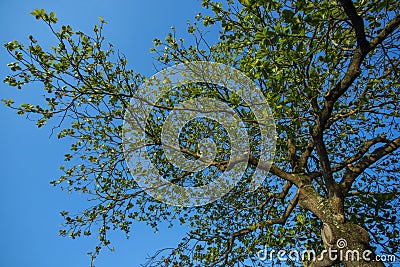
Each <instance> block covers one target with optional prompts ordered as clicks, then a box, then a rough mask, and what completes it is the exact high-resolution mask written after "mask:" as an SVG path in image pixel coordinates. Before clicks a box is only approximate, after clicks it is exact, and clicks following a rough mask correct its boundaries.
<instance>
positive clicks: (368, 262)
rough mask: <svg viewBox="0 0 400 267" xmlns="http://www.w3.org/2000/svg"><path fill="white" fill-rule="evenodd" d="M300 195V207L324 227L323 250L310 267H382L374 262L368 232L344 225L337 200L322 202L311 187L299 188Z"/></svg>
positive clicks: (351, 225)
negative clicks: (317, 219)
mask: <svg viewBox="0 0 400 267" xmlns="http://www.w3.org/2000/svg"><path fill="white" fill-rule="evenodd" d="M299 192H300V196H299V204H300V206H301V207H303V208H305V209H307V210H310V211H311V212H313V213H314V214H315V215H316V216H317V217H318V218H319V219H320V220H321V221H322V223H323V225H322V229H321V236H322V239H323V243H324V247H325V250H324V251H323V252H321V253H320V255H318V256H317V257H316V259H314V261H313V262H312V263H311V264H310V266H313V267H316V266H318V267H319V266H332V265H334V264H337V263H343V264H344V265H345V266H346V267H347V266H348V267H359V266H371V267H378V266H379V267H381V266H385V265H384V264H383V263H382V262H379V261H375V259H376V254H375V249H374V248H373V247H371V245H370V238H369V234H368V232H367V230H365V229H364V228H362V227H361V226H359V225H356V224H354V223H351V222H346V221H345V217H344V214H343V213H342V211H343V209H342V208H340V205H342V204H341V203H338V201H341V200H340V199H339V198H330V199H326V198H323V197H321V196H320V195H319V194H318V193H317V192H316V191H315V189H314V187H312V185H310V184H309V185H306V186H303V187H301V188H300V190H299ZM338 207H339V208H338Z"/></svg>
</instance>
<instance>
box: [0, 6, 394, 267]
mask: <svg viewBox="0 0 400 267" xmlns="http://www.w3.org/2000/svg"><path fill="white" fill-rule="evenodd" d="M202 5H203V7H204V8H205V9H206V11H205V13H204V14H201V13H199V14H198V15H197V16H196V17H195V19H194V21H193V22H192V23H190V24H189V25H188V29H187V31H188V33H189V34H191V35H192V36H193V38H192V39H191V40H183V39H182V38H179V33H177V32H176V31H175V30H174V29H173V30H172V32H171V33H169V34H168V35H167V36H166V38H165V39H162V40H161V39H154V48H152V52H154V53H155V54H156V55H157V59H158V62H159V66H161V67H171V66H176V65H177V64H188V63H190V62H199V61H202V62H204V61H209V62H218V63H221V64H225V65H226V66H230V67H232V68H235V69H237V70H239V71H240V72H242V73H244V74H245V75H246V76H247V77H248V78H249V79H250V80H251V81H253V82H254V83H255V84H256V85H257V87H258V89H259V90H260V92H262V97H264V98H265V100H266V101H267V103H268V105H269V107H270V109H271V112H272V114H273V117H274V120H275V123H274V129H273V130H274V131H276V140H275V143H274V146H275V153H274V155H273V156H274V157H273V163H272V164H271V165H270V166H267V167H268V168H267V169H269V174H265V177H264V178H265V180H263V183H262V184H261V186H258V187H257V188H255V189H254V190H249V188H248V187H249V183H250V182H251V179H252V175H254V173H255V171H256V169H257V166H258V167H259V165H260V164H259V163H260V162H261V159H262V158H263V156H264V154H263V153H264V150H263V149H262V147H261V145H262V141H261V136H262V132H263V131H262V129H263V126H262V125H261V124H260V123H261V122H260V121H257V119H256V117H255V115H254V112H253V111H252V110H251V109H250V107H249V106H248V105H247V103H246V101H244V100H243V99H240V96H241V94H240V93H238V92H234V91H232V90H229V89H228V88H226V87H224V86H220V85H213V86H210V85H209V84H204V83H202V82H196V83H192V84H188V85H182V86H179V87H176V88H171V90H170V91H169V92H168V93H166V94H165V95H163V96H162V98H161V99H159V100H157V102H156V103H151V104H152V106H153V109H152V110H151V111H150V113H149V116H148V117H147V121H146V125H145V128H144V129H143V131H144V132H145V137H146V138H145V140H144V141H145V142H144V144H145V145H144V146H145V147H144V148H145V149H146V151H147V153H148V154H149V155H150V156H149V159H150V161H151V162H152V164H153V165H154V166H155V167H156V168H157V169H158V171H159V172H160V174H161V175H162V176H163V177H165V178H166V179H168V180H169V181H171V183H174V184H177V185H181V186H202V185H204V184H207V183H209V182H210V181H212V180H213V179H215V178H216V177H219V176H220V175H222V174H223V173H224V172H226V171H229V169H231V168H234V167H235V165H236V164H243V159H236V160H235V159H233V163H232V161H231V162H230V163H229V159H230V158H231V156H232V155H233V154H234V153H233V152H232V151H233V148H234V146H235V144H234V142H230V141H232V140H229V136H230V134H228V133H229V129H228V128H229V127H228V128H227V127H223V126H224V125H221V122H219V121H217V120H213V119H207V118H196V119H192V120H190V123H187V124H185V125H183V128H182V131H181V133H180V134H179V142H178V143H179V144H178V145H179V149H178V150H179V152H180V153H182V155H183V156H184V157H185V158H186V159H187V160H196V159H199V158H200V159H201V158H202V157H201V155H200V154H201V153H203V152H207V150H205V149H204V147H202V145H203V140H212V142H213V143H214V144H215V147H214V148H215V151H214V152H215V153H212V155H213V157H212V158H207V159H206V160H207V168H206V169H204V170H197V169H188V170H187V169H184V170H182V169H179V168H177V167H176V166H174V165H173V164H171V163H169V160H170V158H168V156H167V155H166V154H167V153H166V152H165V150H163V146H162V140H161V139H162V131H163V124H165V122H166V121H167V120H168V116H169V115H170V113H171V112H172V110H173V109H174V107H176V106H179V105H180V104H182V103H183V102H185V101H188V100H190V99H195V98H199V97H203V98H208V99H215V100H218V101H219V102H222V103H225V104H226V107H229V108H230V110H233V111H235V113H236V114H237V116H239V118H240V119H241V121H242V122H243V124H241V127H242V128H243V129H244V130H245V131H246V133H247V134H248V135H249V148H250V153H248V154H247V156H246V158H245V163H246V166H247V167H246V169H245V171H244V173H243V174H242V177H241V180H240V181H239V183H238V184H236V186H235V187H233V188H232V189H231V190H230V191H229V192H227V194H225V195H224V196H222V197H221V198H218V199H216V200H215V201H213V202H211V203H207V204H205V205H200V206H196V205H194V206H184V205H183V206H182V205H176V206H171V205H169V204H168V203H164V202H162V201H158V200H157V199H154V198H153V197H152V196H150V195H148V194H147V193H146V189H143V188H142V187H140V186H139V185H138V183H137V181H136V180H135V178H136V177H133V176H134V175H135V174H134V175H132V165H130V166H129V167H130V168H131V170H129V168H128V164H127V161H126V157H125V156H124V149H125V150H126V147H125V148H124V142H123V138H124V136H123V134H122V133H123V128H124V118H126V117H125V115H126V112H128V111H129V107H130V103H131V99H132V98H134V97H135V96H136V93H137V90H138V89H139V88H141V85H142V84H145V83H146V82H147V83H148V82H149V80H150V79H149V78H147V77H144V76H142V75H140V73H136V72H135V71H133V70H131V69H130V68H129V67H128V60H127V59H126V57H125V56H124V55H123V54H122V53H121V52H119V51H118V50H116V49H115V48H114V47H113V46H112V44H110V43H108V42H107V41H106V39H105V37H104V36H103V32H102V30H103V27H105V24H106V22H105V21H104V20H103V19H102V18H100V23H99V25H96V26H95V27H94V30H93V33H92V34H86V33H82V32H80V31H75V30H73V29H72V28H71V27H70V26H68V25H64V26H59V25H58V24H57V18H56V16H55V14H54V13H53V12H50V13H46V12H45V11H44V10H42V9H38V10H35V11H33V12H32V15H34V16H35V17H36V19H38V20H42V21H43V22H44V23H46V24H47V25H48V27H49V30H50V31H49V32H50V34H51V35H52V36H54V37H55V40H56V44H55V45H54V46H52V47H50V48H44V47H42V46H41V45H40V44H39V42H38V41H37V40H35V38H34V37H33V36H29V39H30V43H29V44H26V45H24V44H22V43H20V42H18V41H11V42H9V43H7V44H5V48H6V49H7V50H8V51H9V53H10V55H11V56H12V57H13V59H14V61H13V62H12V63H10V64H9V67H10V70H11V74H10V75H9V76H7V77H6V78H5V80H4V82H5V83H7V84H8V85H10V86H12V87H16V88H18V89H23V88H24V86H26V85H36V84H39V85H40V86H42V87H43V88H44V92H45V95H44V99H43V101H42V102H41V103H23V104H19V105H16V104H14V101H13V100H12V99H8V100H7V99H6V100H3V102H4V103H5V105H7V106H9V107H11V108H14V109H16V111H17V113H18V114H21V115H24V114H26V115H28V116H30V117H31V118H34V119H35V120H36V122H37V126H38V127H42V126H43V125H44V124H46V123H47V122H48V121H50V123H52V125H53V126H54V127H53V131H54V132H56V133H57V136H58V138H70V139H72V140H73V141H74V142H73V144H72V145H71V148H70V151H69V152H68V153H66V154H65V161H66V163H65V165H64V166H61V167H60V168H61V170H62V171H63V172H64V175H62V176H61V177H60V178H59V179H58V180H55V181H52V182H51V183H52V184H53V185H55V186H59V187H61V188H63V189H65V190H68V191H69V192H72V191H78V192H82V193H84V194H87V195H88V197H89V198H90V199H91V201H90V203H88V207H87V209H85V210H83V211H81V212H78V213H76V214H75V213H73V212H71V211H63V212H62V216H63V217H64V219H65V228H63V229H61V230H60V234H61V235H68V236H70V237H71V238H76V237H79V236H81V235H86V236H90V235H95V236H98V237H99V245H98V246H97V247H96V248H95V250H94V252H93V253H92V254H91V255H92V259H93V260H94V259H95V257H96V256H97V255H98V253H100V251H101V249H102V248H103V247H110V242H111V240H109V238H108V235H107V233H108V232H109V231H112V230H121V231H123V232H125V233H126V234H127V235H129V233H130V232H131V231H134V229H131V224H132V222H134V221H143V222H145V223H147V224H148V225H150V226H151V227H153V228H155V229H157V225H158V224H159V223H160V222H170V223H171V224H174V223H181V224H186V225H188V226H189V227H190V229H191V230H190V231H189V232H188V233H187V235H186V237H185V238H184V239H183V240H182V241H181V242H180V243H179V244H177V246H176V248H174V249H166V250H162V251H158V252H156V253H155V254H154V257H152V258H151V259H149V262H148V263H147V265H148V266H236V265H237V266H264V265H265V262H264V261H262V260H261V259H260V258H259V257H258V255H257V252H258V251H259V250H260V249H263V248H264V246H265V247H268V248H269V249H270V250H272V249H274V250H275V251H279V250H286V251H291V250H293V249H298V250H299V251H300V250H314V251H316V252H317V253H321V252H322V251H323V250H324V249H328V248H331V249H337V250H338V251H342V250H343V251H345V250H354V251H358V252H360V255H361V254H362V253H363V252H364V251H366V250H368V251H371V255H370V259H375V258H374V257H375V254H379V253H385V254H393V255H397V256H399V254H398V247H399V243H400V242H399V241H400V235H399V220H400V214H399V212H398V209H397V206H398V204H399V200H400V193H399V189H398V188H399V184H400V175H399V171H400V170H399V168H400V165H399V156H400V155H399V149H398V148H399V147H400V123H399V122H400V120H399V117H400V111H399V107H398V106H399V101H400V99H399V95H400V92H399V87H400V84H399V81H400V73H399V63H400V58H399V57H400V42H399V37H400V30H399V26H400V2H398V1H396V0H385V1H363V0H359V1H355V2H352V1H350V0H339V1H326V0H322V1H305V0H299V1H283V2H280V1H273V0H269V1H266V0H241V1H239V2H236V1H232V0H228V1H226V2H223V3H219V2H213V1H209V0H203V1H202ZM209 27H212V28H216V29H218V31H219V39H218V41H217V42H216V43H213V44H210V43H209V42H207V36H206V35H205V32H206V30H207V28H209ZM244 90H246V89H244ZM211 102H212V101H211ZM137 107H138V108H139V109H140V108H141V106H137ZM179 107H182V106H179ZM184 108H185V107H184V106H183V109H184ZM199 109H201V107H200V108H199ZM223 112H225V111H221V113H223ZM271 129H272V128H270V130H271ZM237 130H239V129H237ZM236 141H237V140H236ZM175 152H178V151H175ZM228 163H229V164H228ZM133 165H134V164H133ZM147 171H148V167H147V166H140V165H139V164H137V166H136V168H135V172H134V173H137V175H139V173H144V174H145V175H147V174H148V173H147ZM338 241H346V244H345V246H342V245H341V244H340V243H339V242H338ZM315 258H316V257H314V258H312V257H310V256H309V257H305V258H303V259H300V261H294V260H292V261H291V260H290V259H287V258H286V260H285V262H286V263H287V264H290V265H294V266H298V265H306V266H333V265H336V264H338V265H339V264H343V265H345V266H383V265H384V263H383V262H380V261H374V260H371V261H369V260H368V259H359V260H358V261H355V260H352V259H348V258H343V257H342V258H340V257H336V258H331V257H328V256H327V255H326V254H325V255H324V254H322V256H321V258H320V260H315ZM271 261H273V262H275V263H277V262H280V261H281V262H282V260H280V259H278V258H277V257H275V258H273V259H271Z"/></svg>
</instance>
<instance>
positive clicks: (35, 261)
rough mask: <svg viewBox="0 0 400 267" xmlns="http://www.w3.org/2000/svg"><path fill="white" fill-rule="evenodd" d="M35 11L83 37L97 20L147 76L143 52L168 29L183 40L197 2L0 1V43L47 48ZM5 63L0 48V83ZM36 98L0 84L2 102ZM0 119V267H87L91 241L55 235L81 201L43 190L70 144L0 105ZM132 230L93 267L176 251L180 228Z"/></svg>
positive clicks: (35, 92) (148, 59)
mask: <svg viewBox="0 0 400 267" xmlns="http://www.w3.org/2000/svg"><path fill="white" fill-rule="evenodd" d="M36 8H44V9H45V10H46V11H48V12H50V11H54V12H55V13H56V14H57V17H58V18H59V23H58V24H59V25H61V24H69V25H71V26H72V28H73V29H74V30H80V31H83V32H86V33H90V32H91V30H92V28H93V25H94V24H96V23H98V17H99V16H102V17H103V18H104V19H105V20H106V21H108V25H107V26H106V29H105V36H106V38H107V39H108V41H110V42H112V43H113V44H114V45H115V47H117V48H118V49H120V50H121V51H122V52H123V53H125V55H126V56H127V58H128V60H129V66H130V67H132V68H133V69H134V70H135V71H137V72H140V73H142V74H145V75H147V76H150V75H152V74H154V69H153V63H154V62H155V60H154V55H151V54H150V52H149V49H150V48H151V47H152V40H153V38H154V37H159V38H163V37H164V36H165V35H166V34H167V33H168V32H169V31H170V27H171V26H172V25H174V26H175V28H176V30H177V32H178V33H182V34H183V35H184V36H185V32H186V23H187V21H188V20H193V18H194V16H195V15H196V14H197V13H198V12H199V11H201V1H197V0H191V1H188V0H179V1H178V0H170V1H154V0H153V1H141V0H140V1H139V0H120V1H104V0H89V1H87V0H84V1H76V0H72V1H50V0H47V1H29V0H20V1H1V2H0V14H1V16H0V42H1V44H4V43H6V42H8V41H11V40H14V39H16V40H19V41H21V42H24V43H28V35H29V34H33V35H34V36H35V38H36V39H38V40H39V42H40V43H41V44H43V43H44V44H47V43H51V42H50V40H51V39H49V37H50V34H49V32H48V30H47V28H46V26H45V25H44V24H43V23H40V22H38V21H36V20H35V18H34V17H33V16H32V15H30V14H29V12H30V11H32V10H33V9H36ZM10 61H11V58H10V57H9V56H8V54H7V52H6V50H5V49H4V48H3V47H1V49H0V76H1V80H3V79H4V77H5V76H6V75H7V74H8V73H9V72H8V69H7V66H6V64H7V63H9V62H10ZM41 94H42V88H40V87H38V88H35V87H33V88H28V89H26V90H22V91H17V90H16V89H15V88H9V87H7V86H6V85H5V84H3V83H1V84H0V98H6V99H8V98H13V99H16V102H17V103H21V102H23V101H29V102H35V99H39V97H40V95H41ZM0 121H1V125H2V127H1V131H0V137H1V140H2V142H1V147H2V149H1V155H0V159H1V160H0V166H1V182H2V184H1V186H0V202H1V208H0V214H1V215H0V216H1V218H0V233H1V237H2V238H1V243H0V266H7V267H17V266H18V267H19V266H40V267H47V266H59V267H63V266H88V265H89V257H88V256H87V255H86V252H88V251H91V250H92V249H93V248H94V246H95V245H96V244H97V240H96V238H95V237H90V238H78V239H76V240H71V239H69V238H65V237H60V236H58V230H59V228H60V224H61V223H62V222H63V221H62V218H61V216H60V215H59V212H60V211H61V210H73V211H74V210H75V211H78V210H80V209H83V208H84V207H85V206H86V205H87V203H86V199H85V197H84V196H81V195H76V194H72V195H68V194H67V193H66V192H63V191H61V190H59V189H58V188H54V187H52V186H51V185H50V184H49V182H50V180H52V179H56V178H58V176H59V175H60V173H59V171H58V166H60V165H62V163H63V155H64V154H65V153H66V152H67V151H68V148H69V147H68V144H67V143H66V142H65V141H60V140H58V139H57V138H56V137H55V136H53V137H50V130H51V127H50V126H47V127H44V128H42V129H37V128H36V126H35V123H34V122H32V121H29V120H27V119H26V118H25V117H21V116H18V115H16V114H15V112H14V111H12V110H10V109H8V108H6V107H4V105H0ZM134 228H135V230H134V232H133V233H132V237H131V238H130V239H129V240H126V239H125V238H124V236H123V235H122V234H119V233H115V234H114V238H113V240H114V245H115V246H116V251H115V252H114V253H111V252H108V251H104V252H103V253H102V254H101V255H100V257H99V258H98V260H97V261H96V267H102V266H113V267H118V266H124V267H125V266H139V264H140V263H144V262H145V261H146V256H147V255H151V254H152V253H154V252H155V251H156V250H157V249H161V248H164V247H171V246H174V245H176V244H177V242H178V240H179V239H180V238H181V237H182V236H183V234H184V229H182V228H173V229H167V228H161V229H160V232H159V233H158V234H154V233H153V230H152V229H151V228H149V227H147V226H146V225H144V224H137V225H135V227H134Z"/></svg>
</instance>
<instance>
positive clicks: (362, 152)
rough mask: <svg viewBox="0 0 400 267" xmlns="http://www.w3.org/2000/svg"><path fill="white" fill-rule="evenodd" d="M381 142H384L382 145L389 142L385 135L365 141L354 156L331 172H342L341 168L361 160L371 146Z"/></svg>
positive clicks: (334, 167)
mask: <svg viewBox="0 0 400 267" xmlns="http://www.w3.org/2000/svg"><path fill="white" fill-rule="evenodd" d="M381 142H384V143H388V142H389V140H388V139H387V138H386V135H385V134H382V135H379V136H378V137H376V138H374V139H371V140H368V141H366V142H365V143H364V144H363V145H362V147H361V149H360V150H359V151H358V152H357V153H356V154H354V155H353V156H351V157H350V158H348V159H346V160H345V161H343V162H341V163H339V164H338V165H336V166H333V168H332V171H333V172H337V171H340V170H342V169H343V168H345V167H346V166H348V165H350V164H352V163H354V162H356V161H357V160H359V159H361V158H362V157H363V156H364V155H365V153H367V152H368V150H369V149H370V148H371V147H372V146H374V145H376V144H378V143H381Z"/></svg>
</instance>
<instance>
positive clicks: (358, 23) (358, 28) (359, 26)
mask: <svg viewBox="0 0 400 267" xmlns="http://www.w3.org/2000/svg"><path fill="white" fill-rule="evenodd" d="M340 4H341V5H342V7H343V9H344V12H346V15H347V16H348V17H349V19H350V21H351V23H352V24H353V28H354V30H355V32H356V37H357V43H358V45H359V46H360V48H361V51H363V52H364V53H365V52H366V53H368V50H369V46H370V45H369V43H368V41H367V38H366V36H365V29H364V21H363V19H362V17H360V15H358V14H357V10H356V8H355V7H354V5H353V2H352V1H351V0H340Z"/></svg>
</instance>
